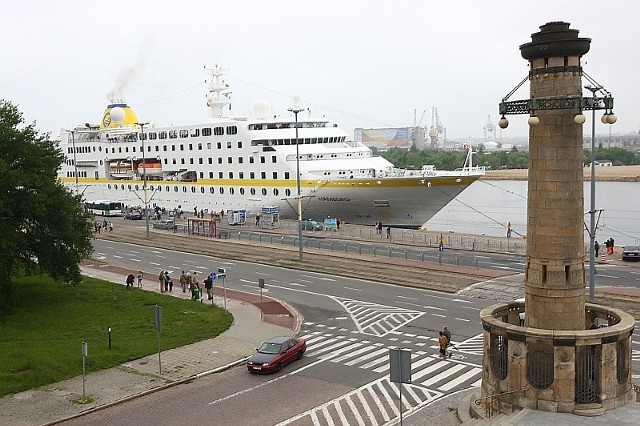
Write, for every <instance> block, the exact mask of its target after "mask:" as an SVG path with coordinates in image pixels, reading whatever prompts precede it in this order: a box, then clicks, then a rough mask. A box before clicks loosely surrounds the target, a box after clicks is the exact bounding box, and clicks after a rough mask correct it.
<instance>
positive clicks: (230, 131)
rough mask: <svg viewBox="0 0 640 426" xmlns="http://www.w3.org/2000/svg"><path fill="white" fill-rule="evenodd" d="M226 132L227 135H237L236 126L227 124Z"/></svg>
mask: <svg viewBox="0 0 640 426" xmlns="http://www.w3.org/2000/svg"><path fill="white" fill-rule="evenodd" d="M227 134H228V135H237V134H238V128H237V127H236V126H227Z"/></svg>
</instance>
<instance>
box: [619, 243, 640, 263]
mask: <svg viewBox="0 0 640 426" xmlns="http://www.w3.org/2000/svg"><path fill="white" fill-rule="evenodd" d="M622 260H635V261H638V260H640V247H639V246H624V249H622Z"/></svg>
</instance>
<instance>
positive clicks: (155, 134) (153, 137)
mask: <svg viewBox="0 0 640 426" xmlns="http://www.w3.org/2000/svg"><path fill="white" fill-rule="evenodd" d="M142 136H143V137H142V139H146V137H147V136H148V137H149V140H152V141H154V140H156V139H158V134H157V133H156V132H149V133H145V134H144V135H142Z"/></svg>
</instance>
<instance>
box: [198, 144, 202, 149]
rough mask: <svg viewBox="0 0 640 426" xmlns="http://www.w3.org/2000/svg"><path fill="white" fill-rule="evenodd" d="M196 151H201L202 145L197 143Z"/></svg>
mask: <svg viewBox="0 0 640 426" xmlns="http://www.w3.org/2000/svg"><path fill="white" fill-rule="evenodd" d="M198 150H200V151H201V150H202V144H201V143H200V142H198Z"/></svg>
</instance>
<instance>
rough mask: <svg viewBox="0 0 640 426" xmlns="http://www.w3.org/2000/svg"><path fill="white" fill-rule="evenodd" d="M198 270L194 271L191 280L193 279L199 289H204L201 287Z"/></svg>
mask: <svg viewBox="0 0 640 426" xmlns="http://www.w3.org/2000/svg"><path fill="white" fill-rule="evenodd" d="M198 278H199V277H198V272H197V271H193V275H192V276H191V280H192V281H193V285H194V286H195V287H196V288H197V289H198V290H200V291H201V290H202V289H201V288H200V280H199V279H198Z"/></svg>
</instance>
